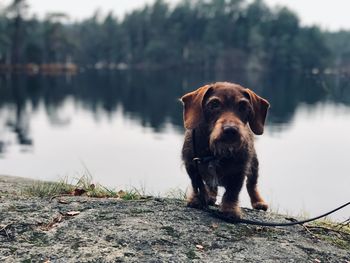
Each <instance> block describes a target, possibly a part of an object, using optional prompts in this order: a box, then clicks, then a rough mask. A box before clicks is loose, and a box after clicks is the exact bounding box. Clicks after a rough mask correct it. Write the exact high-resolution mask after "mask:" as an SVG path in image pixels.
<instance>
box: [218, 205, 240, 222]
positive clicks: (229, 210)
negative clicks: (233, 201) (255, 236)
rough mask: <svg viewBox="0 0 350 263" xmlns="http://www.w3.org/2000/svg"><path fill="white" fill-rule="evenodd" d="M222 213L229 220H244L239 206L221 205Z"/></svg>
mask: <svg viewBox="0 0 350 263" xmlns="http://www.w3.org/2000/svg"><path fill="white" fill-rule="evenodd" d="M220 212H221V213H222V214H223V215H224V216H225V217H228V218H232V219H234V220H237V219H240V218H242V212H241V208H240V207H239V206H227V205H223V204H221V206H220Z"/></svg>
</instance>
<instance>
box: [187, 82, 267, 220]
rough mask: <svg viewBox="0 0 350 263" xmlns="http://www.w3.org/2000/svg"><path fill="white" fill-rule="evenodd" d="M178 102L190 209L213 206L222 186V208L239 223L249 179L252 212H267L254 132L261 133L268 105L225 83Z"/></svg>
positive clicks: (264, 101) (248, 188) (243, 89)
mask: <svg viewBox="0 0 350 263" xmlns="http://www.w3.org/2000/svg"><path fill="white" fill-rule="evenodd" d="M181 100H182V102H183V104H184V125H185V128H186V134H185V142H184V145H183V149H182V158H183V161H184V163H185V166H186V170H187V173H188V174H189V176H190V178H191V183H192V188H193V193H192V195H191V196H190V197H189V200H188V206H190V207H196V208H202V207H206V206H208V205H213V204H215V202H216V196H217V191H218V186H223V187H224V188H225V193H224V195H223V198H222V203H221V207H220V209H221V211H222V212H224V213H227V214H228V215H229V216H232V217H235V218H239V217H240V208H239V206H238V196H239V192H240V190H241V188H242V185H243V182H244V179H245V177H247V190H248V193H249V196H250V200H251V204H252V206H253V208H255V209H261V210H265V211H266V210H267V207H268V206H267V204H266V203H265V202H264V200H263V199H262V198H261V196H260V194H259V192H258V189H257V179H258V167H259V163H258V159H257V156H256V153H255V149H254V135H253V132H254V133H255V134H257V135H261V134H262V133H263V131H264V123H265V118H266V114H267V110H268V108H269V103H268V101H266V100H265V99H263V98H261V97H259V96H258V95H256V94H255V93H254V92H253V91H251V90H249V89H245V88H243V87H241V86H239V85H237V84H233V83H228V82H217V83H214V84H210V85H206V86H203V87H201V88H199V89H197V90H195V91H193V92H190V93H187V94H186V95H184V96H183V97H182V98H181ZM196 161H199V162H198V163H197V164H196Z"/></svg>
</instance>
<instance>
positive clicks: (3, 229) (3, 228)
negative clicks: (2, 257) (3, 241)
mask: <svg viewBox="0 0 350 263" xmlns="http://www.w3.org/2000/svg"><path fill="white" fill-rule="evenodd" d="M11 225H12V223H10V224H7V225H5V226H3V227H2V228H1V229H0V233H1V232H2V231H4V233H5V234H6V236H7V238H8V239H10V236H9V234H8V233H7V229H6V228H8V227H9V226H11Z"/></svg>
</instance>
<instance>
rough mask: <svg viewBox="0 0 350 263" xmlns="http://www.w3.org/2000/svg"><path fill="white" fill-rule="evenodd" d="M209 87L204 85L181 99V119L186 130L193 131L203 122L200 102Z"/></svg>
mask: <svg viewBox="0 0 350 263" xmlns="http://www.w3.org/2000/svg"><path fill="white" fill-rule="evenodd" d="M209 88H210V86H209V85H205V86H203V87H200V88H199V89H197V90H195V91H192V92H189V93H187V94H185V95H184V96H182V97H181V101H182V103H183V104H184V111H183V118H184V125H185V128H186V129H194V128H196V127H197V126H198V125H199V123H200V122H201V121H202V120H203V109H202V102H203V99H204V96H205V94H206V93H207V92H208V90H209Z"/></svg>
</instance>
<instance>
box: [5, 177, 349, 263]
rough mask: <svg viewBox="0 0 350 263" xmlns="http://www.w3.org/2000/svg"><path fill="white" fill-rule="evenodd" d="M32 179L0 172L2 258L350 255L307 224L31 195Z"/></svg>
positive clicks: (158, 204)
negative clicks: (262, 223) (232, 219)
mask: <svg viewBox="0 0 350 263" xmlns="http://www.w3.org/2000/svg"><path fill="white" fill-rule="evenodd" d="M28 183H30V181H29V180H25V179H21V178H15V177H4V176H2V177H0V262H337V263H338V262H344V263H345V262H350V250H348V249H346V248H344V247H343V248H342V247H340V246H337V245H336V244H334V243H332V242H329V241H327V240H326V239H323V238H319V237H317V236H315V235H313V234H312V233H310V232H308V231H306V230H305V228H304V227H302V226H293V227H288V228H287V227H284V228H283V227H278V228H267V227H256V226H248V225H244V224H229V223H225V222H223V221H221V220H220V219H217V218H215V217H212V216H211V215H210V214H208V213H207V212H204V211H201V210H196V209H191V208H187V207H186V205H185V203H184V201H183V200H175V199H164V198H147V199H141V200H137V201H123V200H118V199H94V198H88V197H67V196H64V197H57V198H54V199H53V200H50V198H33V197H32V198H28V197H24V196H23V195H22V194H21V188H22V187H25V185H27V184H28ZM244 216H245V217H246V218H250V219H258V220H272V221H283V222H285V221H286V219H285V217H284V216H283V215H277V214H273V213H269V212H257V211H253V210H250V209H244Z"/></svg>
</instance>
